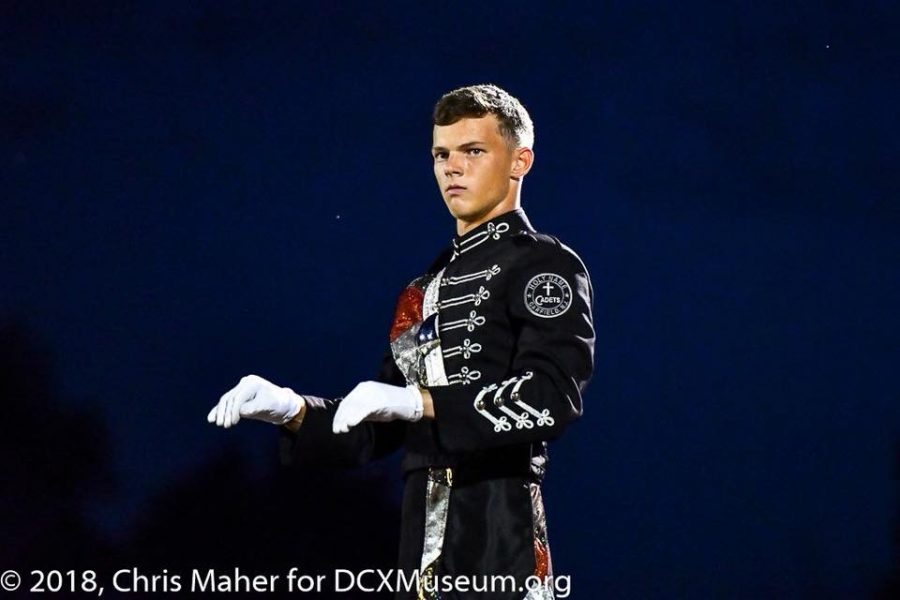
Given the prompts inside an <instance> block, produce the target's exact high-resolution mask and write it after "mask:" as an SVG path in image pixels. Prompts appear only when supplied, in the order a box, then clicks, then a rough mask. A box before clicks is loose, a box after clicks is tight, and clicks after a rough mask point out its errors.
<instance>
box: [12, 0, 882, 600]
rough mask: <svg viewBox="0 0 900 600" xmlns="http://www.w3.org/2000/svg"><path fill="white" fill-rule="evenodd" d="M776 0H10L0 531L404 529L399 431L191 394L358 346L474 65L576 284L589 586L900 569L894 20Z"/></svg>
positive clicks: (579, 458)
mask: <svg viewBox="0 0 900 600" xmlns="http://www.w3.org/2000/svg"><path fill="white" fill-rule="evenodd" d="M791 4H793V6H789V7H784V6H780V5H773V6H769V7H763V6H760V5H758V4H756V3H749V2H738V3H710V4H708V5H705V6H684V5H681V4H680V3H675V4H673V3H667V2H643V3H632V2H606V3H594V4H591V5H575V4H567V5H565V7H562V8H558V9H550V8H547V6H546V5H545V4H544V3H528V2H524V3H518V4H486V3H485V4H471V3H469V4H466V3H462V4H460V3H444V4H432V3H412V2H410V3H402V4H396V5H393V6H391V7H387V6H376V5H375V4H374V3H364V2H336V3H321V4H319V5H314V4H312V3H308V4H304V3H290V2H284V3H250V2H246V3H245V2H200V3H185V2H153V3H144V4H143V5H130V4H129V5H122V4H121V3H115V2H80V3H70V2H40V3H38V2H4V3H3V4H2V6H0V105H2V111H0V203H2V213H0V214H2V219H0V242H2V243H0V275H2V282H0V320H2V336H3V350H2V353H0V355H2V369H3V370H2V379H3V382H2V391H3V398H2V402H3V405H4V406H5V408H4V409H3V412H2V418H0V421H2V426H0V429H2V431H0V436H2V440H3V441H2V444H3V447H2V468H3V473H4V476H3V480H4V481H3V489H4V492H3V500H2V502H3V504H2V506H0V508H2V511H0V513H2V514H3V521H4V526H3V530H4V534H3V535H4V539H5V541H4V543H3V546H4V548H3V551H2V554H0V560H2V563H0V568H3V569H5V568H7V567H13V566H15V567H18V568H21V569H23V570H27V569H37V568H40V569H46V568H50V566H51V565H52V566H56V567H57V568H61V569H70V568H75V566H76V565H83V566H85V567H88V568H93V569H96V570H99V571H100V572H101V573H103V574H105V575H106V576H108V575H109V574H111V573H112V572H113V571H115V570H116V569H119V568H127V567H132V566H138V567H140V568H142V569H144V568H146V569H150V568H151V567H156V568H168V569H169V572H170V573H171V572H173V571H174V570H177V569H178V568H181V569H182V570H189V569H191V568H198V567H201V566H203V565H206V564H215V565H224V566H231V567H233V566H235V565H240V566H242V567H244V566H246V567H247V568H250V567H252V566H254V565H255V566H256V567H257V570H258V571H259V572H262V573H268V572H279V569H281V567H282V566H288V565H300V566H302V567H304V568H306V569H308V570H310V569H313V568H314V567H315V568H320V569H322V570H324V569H326V568H334V567H341V568H352V567H353V566H354V565H371V564H380V565H385V566H389V565H391V564H392V563H393V560H394V552H395V546H396V528H397V501H398V500H397V499H398V489H399V475H398V472H397V468H396V467H397V465H396V460H393V461H389V462H387V463H384V464H380V465H373V466H372V467H370V468H367V469H364V470H362V471H360V472H357V473H353V474H339V475H338V474H334V473H331V472H328V471H315V470H308V472H301V473H293V472H287V473H285V472H282V471H280V470H279V469H278V467H277V461H276V454H275V430H274V428H271V427H268V426H265V425H262V424H259V423H253V422H250V423H241V424H240V426H239V427H237V428H236V429H232V430H228V431H224V430H220V429H217V428H215V427H212V426H210V425H208V424H207V423H206V414H207V412H208V411H209V409H210V408H211V406H212V405H213V404H214V403H215V402H216V401H217V400H218V398H219V396H220V395H221V394H222V393H224V392H225V391H226V390H227V389H229V388H230V387H232V386H233V385H234V384H235V383H236V382H237V380H238V379H239V378H240V377H241V376H242V375H245V374H247V373H257V374H259V375H262V376H264V377H267V378H269V379H271V380H273V381H275V382H278V383H279V384H281V385H288V386H291V387H293V388H294V389H296V390H297V391H301V392H307V393H313V394H319V395H327V396H334V395H339V394H342V393H345V392H346V391H348V390H349V389H350V388H351V387H352V386H353V385H354V384H355V383H356V382H357V381H359V380H361V379H366V378H370V377H372V376H373V375H374V374H375V372H376V371H377V367H378V361H379V359H380V355H381V352H382V350H383V348H384V346H385V343H386V336H387V332H388V328H389V324H390V319H391V316H392V311H393V303H394V300H395V298H396V294H397V293H398V292H399V290H400V289H401V288H402V287H403V286H404V285H405V284H406V283H407V281H408V280H410V279H412V278H413V277H415V276H416V275H418V274H419V273H420V271H421V270H422V269H424V268H425V267H426V266H427V264H428V263H429V262H430V260H431V259H432V257H433V256H434V255H435V254H436V253H437V252H438V251H439V250H440V248H441V247H442V245H444V244H445V243H447V242H448V241H449V239H450V237H451V236H452V235H453V233H454V224H453V221H452V218H451V217H450V216H449V215H448V214H447V212H446V209H445V207H444V205H443V202H442V200H441V198H440V196H439V194H438V190H437V188H436V186H435V184H434V181H433V179H432V174H431V166H430V157H429V146H430V141H431V140H430V134H431V128H430V121H429V118H430V111H431V107H432V105H433V103H434V102H435V101H436V99H437V98H438V97H439V96H440V94H441V93H443V92H445V91H447V90H448V89H451V88H453V87H457V86H460V85H466V84H470V83H481V82H493V83H496V84H498V85H501V86H502V87H505V88H506V89H508V90H509V91H510V92H511V93H513V94H515V95H517V96H518V97H519V98H521V99H522V101H523V102H524V104H525V105H526V107H527V108H528V109H529V111H530V112H531V115H532V117H533V119H534V121H535V125H536V147H535V150H536V157H537V158H536V164H535V167H534V169H533V171H532V173H531V174H530V175H529V176H528V177H527V179H526V182H525V186H524V192H523V204H524V207H525V209H526V210H527V212H528V214H529V216H530V217H531V219H532V221H533V223H534V224H535V225H536V226H537V227H538V228H539V229H541V230H544V231H547V232H549V233H554V234H556V235H558V236H559V237H561V238H562V239H563V240H564V241H565V242H566V243H568V244H569V245H570V246H572V247H573V248H575V249H576V250H577V251H578V252H579V253H580V254H581V256H582V257H583V259H584V261H585V262H586V264H587V266H588V268H589V269H590V271H591V275H592V277H593V284H594V289H595V294H596V301H595V306H594V310H595V320H596V328H597V334H598V337H597V353H596V365H597V370H596V374H595V377H594V379H593V381H592V383H591V385H590V386H589V388H588V390H587V393H586V396H585V414H584V417H583V419H582V420H581V421H580V422H578V423H577V424H576V425H575V426H573V427H572V428H571V429H570V431H569V432H568V433H567V434H566V436H565V437H564V438H563V439H562V440H560V441H559V442H558V443H556V444H555V445H554V446H553V447H552V454H551V456H552V463H551V468H550V474H549V477H548V479H547V482H546V487H545V498H546V502H547V506H548V512H549V527H550V539H551V543H552V549H553V560H554V566H555V569H556V572H557V574H561V575H570V576H571V577H572V588H573V591H574V593H575V597H578V598H605V597H615V598H672V597H691V598H698V597H699V598H704V597H740V598H760V597H773V596H774V597H785V598H823V597H865V596H870V595H875V594H880V595H882V596H883V597H889V596H890V595H892V594H895V593H898V590H900V583H898V581H900V572H898V551H900V549H898V546H897V544H898V539H900V527H898V522H900V507H898V498H900V481H898V475H900V394H898V387H900V386H898V374H897V373H898V369H897V364H898V358H900V356H898V355H900V352H898V334H900V331H898V318H897V316H896V313H897V308H898V305H900V288H898V269H897V262H898V257H900V253H898V240H897V231H898V224H900V210H898V204H897V201H898V193H900V185H898V175H897V173H898V167H900V165H898V156H900V144H898V137H897V134H898V132H900V128H898V111H897V106H898V102H900V98H898V96H900V94H898V86H900V71H898V60H900V51H898V44H897V31H898V27H900V19H898V17H897V15H898V11H897V10H896V9H895V8H894V7H893V6H891V4H892V3H888V2H867V3H837V2H825V3H812V2H801V3H791ZM279 561H281V562H279ZM276 567H277V568H276Z"/></svg>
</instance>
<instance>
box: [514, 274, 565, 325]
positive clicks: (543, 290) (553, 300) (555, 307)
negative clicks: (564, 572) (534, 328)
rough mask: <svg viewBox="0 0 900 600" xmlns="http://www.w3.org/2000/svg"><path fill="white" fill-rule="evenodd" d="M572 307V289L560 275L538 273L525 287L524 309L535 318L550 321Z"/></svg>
mask: <svg viewBox="0 0 900 600" xmlns="http://www.w3.org/2000/svg"><path fill="white" fill-rule="evenodd" d="M570 306H572V287H571V286H570V285H569V282H568V281H566V280H565V278H564V277H562V276H561V275H557V274H556V273H540V274H539V275H535V276H534V277H532V278H531V279H530V280H529V281H528V285H526V286H525V308H527V309H528V312H530V313H531V314H533V315H534V316H536V317H541V318H544V319H552V318H553V317H558V316H559V315H561V314H563V313H564V312H566V311H567V310H569V307H570Z"/></svg>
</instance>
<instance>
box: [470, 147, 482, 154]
mask: <svg viewBox="0 0 900 600" xmlns="http://www.w3.org/2000/svg"><path fill="white" fill-rule="evenodd" d="M483 152H484V150H482V149H481V148H469V154H475V155H478V154H482V153H483Z"/></svg>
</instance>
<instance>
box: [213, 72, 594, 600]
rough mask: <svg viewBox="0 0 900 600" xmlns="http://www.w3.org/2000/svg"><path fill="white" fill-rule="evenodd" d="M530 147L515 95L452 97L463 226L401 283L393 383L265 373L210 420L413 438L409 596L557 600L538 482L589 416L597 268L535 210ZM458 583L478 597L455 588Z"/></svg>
mask: <svg viewBox="0 0 900 600" xmlns="http://www.w3.org/2000/svg"><path fill="white" fill-rule="evenodd" d="M533 143H534V133H533V127H532V123H531V119H530V117H529V116H528V113H527V112H526V110H525V108H524V107H523V106H522V105H521V104H520V103H519V101H518V100H517V99H515V98H513V97H512V96H510V95H509V94H508V93H506V92H505V91H503V90H502V89H500V88H498V87H496V86H493V85H478V86H470V87H465V88H460V89H457V90H454V91H452V92H449V93H447V94H445V95H444V96H443V97H442V98H441V99H440V100H439V101H438V103H437V105H436V106H435V110H434V116H433V147H432V156H433V159H434V176H435V179H436V180H437V183H438V186H439V188H440V190H441V194H442V195H443V198H444V202H445V203H446V205H447V208H448V209H449V210H450V214H452V215H453V217H454V218H455V219H456V234H457V235H456V236H455V238H454V239H453V240H452V243H451V244H450V245H449V247H448V248H447V249H446V251H445V252H444V253H442V254H441V255H440V256H439V257H438V258H437V260H435V261H434V263H433V264H432V265H431V267H430V268H429V269H428V271H427V272H426V273H425V275H423V276H421V277H419V278H417V279H416V280H414V281H413V282H412V283H410V284H409V286H407V288H406V289H405V290H404V291H403V293H401V295H400V298H399V300H398V302H397V309H396V313H395V316H394V322H393V326H392V328H391V332H390V336H389V337H390V351H389V352H388V353H387V355H386V356H385V360H384V363H383V367H382V373H381V376H380V377H379V380H378V381H366V382H363V383H360V384H359V385H357V386H356V387H355V388H354V389H353V390H352V391H351V392H350V393H349V394H348V395H347V396H345V397H344V398H338V399H335V400H325V399H322V398H315V397H311V396H300V395H297V394H295V393H294V392H293V391H292V390H290V389H289V388H282V387H278V386H276V385H273V384H271V383H269V382H268V381H266V380H264V379H262V378H260V377H257V376H254V375H251V376H249V377H245V378H243V379H242V380H241V382H240V383H239V384H238V385H237V386H236V387H235V388H233V389H232V390H230V391H228V392H227V393H225V394H224V395H223V396H222V398H221V400H220V402H219V404H218V405H217V406H216V407H214V408H213V410H212V411H211V412H210V413H209V421H210V422H215V423H216V424H217V425H219V426H224V427H230V426H231V425H234V424H235V423H237V422H238V421H239V420H240V418H241V417H247V418H251V419H258V420H262V421H267V422H270V423H275V424H278V425H282V426H283V427H282V428H281V432H282V457H283V460H284V462H286V463H289V462H292V461H293V460H295V459H296V460H303V459H308V458H310V457H316V458H317V459H328V460H330V461H333V462H338V463H343V464H351V465H352V464H362V463H365V462H367V461H369V460H372V459H374V458H378V457H381V456H384V455H385V454H387V453H390V452H392V451H393V450H395V449H397V448H399V447H400V446H404V447H405V456H404V459H403V469H404V473H405V480H406V487H405V491H404V498H403V506H402V531H401V541H400V557H399V562H400V565H399V566H400V568H401V569H404V570H405V571H406V572H407V573H417V574H418V577H419V589H418V590H415V589H414V590H412V591H411V592H409V593H403V592H399V593H398V597H401V598H405V597H421V598H432V597H433V598H437V597H442V598H456V597H472V591H471V590H479V591H480V590H483V589H484V588H483V587H472V586H480V585H481V586H483V585H486V584H485V581H486V580H487V579H489V578H490V577H491V576H512V577H514V578H515V579H516V586H515V589H511V587H512V586H510V587H508V588H507V589H506V591H505V592H500V591H498V590H497V589H495V590H494V591H493V592H492V593H478V594H477V597H491V598H510V599H512V598H516V599H521V598H542V599H543V598H552V597H553V585H552V583H551V582H550V580H549V578H548V576H550V575H552V567H551V562H550V552H549V548H548V545H547V531H546V523H545V518H544V509H543V504H542V500H541V492H540V481H541V479H542V477H543V473H544V469H545V467H546V463H547V444H546V442H547V441H548V440H551V439H554V438H556V437H558V436H559V435H560V434H561V433H562V431H563V430H564V429H565V427H566V426H567V425H568V424H569V423H571V422H572V421H573V420H575V419H576V418H577V417H579V416H580V415H581V411H582V405H581V393H582V391H583V390H584V387H585V385H586V384H587V382H588V380H589V379H590V376H591V373H592V370H593V349H594V330H593V323H592V317H591V303H592V290H591V284H590V280H589V277H588V273H587V270H586V269H585V266H584V264H583V263H582V262H581V260H580V259H579V258H578V256H577V255H576V254H575V253H574V252H573V251H572V250H570V249H569V248H567V247H566V246H564V245H563V244H561V243H560V242H559V241H558V240H556V239H555V238H553V237H550V236H547V235H543V234H540V233H536V232H535V230H534V229H533V228H532V227H531V225H530V223H529V222H528V219H527V218H526V216H525V213H524V212H523V211H522V209H521V208H520V202H521V200H520V197H521V191H522V183H523V179H524V177H525V175H526V174H527V173H528V171H529V170H530V169H531V166H532V163H533V161H534V152H533V149H532V148H533ZM458 576H462V577H468V578H470V579H469V586H470V587H469V588H468V589H469V590H470V591H468V592H462V591H458V590H456V591H455V589H452V588H454V586H455V585H456V584H451V583H450V582H451V581H453V580H452V579H451V577H458ZM530 576H537V578H532V579H531V580H529V581H526V580H527V578H529V577H530ZM457 581H458V580H457ZM536 581H541V582H545V583H543V584H542V585H535V582H536ZM526 584H527V586H526ZM526 587H527V588H529V589H528V590H527V591H521V590H525V589H526ZM435 588H437V590H435Z"/></svg>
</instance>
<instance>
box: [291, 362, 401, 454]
mask: <svg viewBox="0 0 900 600" xmlns="http://www.w3.org/2000/svg"><path fill="white" fill-rule="evenodd" d="M377 379H378V381H381V382H382V383H390V384H392V385H406V382H405V380H404V378H403V375H402V374H401V373H400V371H399V370H398V369H397V367H396V365H395V364H394V358H393V355H392V354H391V351H390V349H388V351H387V353H386V354H385V356H384V358H383V359H382V364H381V371H380V372H379V375H378V378H377ZM305 398H306V403H307V410H306V416H305V417H304V418H303V423H301V425H300V428H299V429H297V431H290V430H289V429H287V428H286V427H281V428H280V437H279V454H280V459H281V464H282V465H285V466H288V465H294V464H316V465H328V466H336V467H356V466H361V465H364V464H366V463H368V462H369V461H372V460H376V459H378V458H382V457H384V456H387V455H388V454H390V453H392V452H394V451H395V450H396V449H397V448H399V447H400V445H401V444H402V443H403V438H404V436H405V431H406V430H405V427H404V425H405V422H404V421H393V422H390V423H373V422H370V421H364V422H362V423H360V424H359V425H358V426H356V427H353V428H352V429H350V431H349V432H347V433H334V432H333V431H332V430H331V423H332V421H333V420H334V413H335V412H336V411H337V408H338V406H339V405H340V399H339V398H338V399H325V398H317V397H310V396H305Z"/></svg>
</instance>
